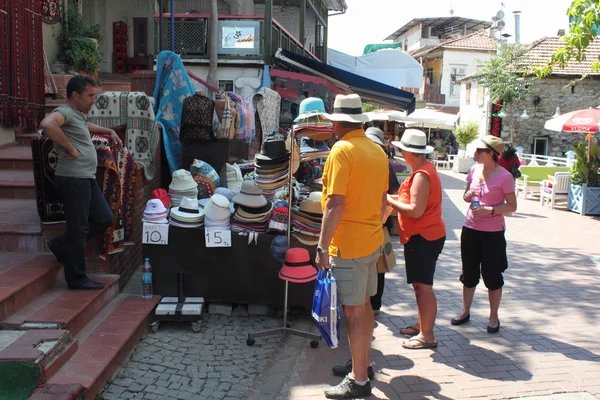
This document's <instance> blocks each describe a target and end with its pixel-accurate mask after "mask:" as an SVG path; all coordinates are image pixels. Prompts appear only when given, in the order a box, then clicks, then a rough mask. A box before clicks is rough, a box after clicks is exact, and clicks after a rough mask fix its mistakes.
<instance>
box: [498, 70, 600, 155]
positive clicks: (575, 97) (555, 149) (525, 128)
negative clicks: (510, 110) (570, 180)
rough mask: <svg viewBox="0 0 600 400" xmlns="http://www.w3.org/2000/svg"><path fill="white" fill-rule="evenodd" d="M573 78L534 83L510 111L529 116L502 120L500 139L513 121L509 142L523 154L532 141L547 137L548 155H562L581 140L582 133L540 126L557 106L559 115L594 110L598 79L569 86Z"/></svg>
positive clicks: (599, 90)
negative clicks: (519, 147)
mask: <svg viewBox="0 0 600 400" xmlns="http://www.w3.org/2000/svg"><path fill="white" fill-rule="evenodd" d="M574 79H575V78H559V77H548V78H542V79H540V80H537V81H536V83H534V92H532V93H529V94H527V96H526V98H525V99H524V100H522V101H520V102H519V103H517V104H515V106H514V110H516V111H514V112H515V113H516V114H518V115H521V113H522V112H523V110H524V109H526V110H527V113H528V114H529V117H530V118H529V119H527V120H523V119H521V118H518V117H516V116H514V115H513V116H509V117H507V118H505V121H503V122H504V126H503V136H504V135H506V136H505V137H507V138H509V137H510V133H509V130H510V128H509V127H510V121H509V120H508V118H514V135H513V142H514V144H515V146H522V147H523V148H524V151H525V153H531V152H532V150H533V143H534V139H535V138H548V142H549V144H548V155H549V156H559V157H560V156H564V155H565V153H566V152H567V151H569V150H572V149H573V147H574V146H576V145H577V144H578V143H579V142H581V141H583V140H584V138H585V135H586V134H584V133H581V134H576V133H566V132H553V131H549V130H546V129H544V124H545V123H546V121H547V120H549V119H551V118H552V116H553V115H554V113H555V112H556V107H560V113H561V114H564V113H566V112H569V111H574V110H579V109H584V108H589V107H597V106H598V105H599V104H600V77H589V78H587V79H584V80H582V81H580V82H577V83H573V82H574ZM536 96H539V101H538V105H537V106H536V105H535V101H536Z"/></svg>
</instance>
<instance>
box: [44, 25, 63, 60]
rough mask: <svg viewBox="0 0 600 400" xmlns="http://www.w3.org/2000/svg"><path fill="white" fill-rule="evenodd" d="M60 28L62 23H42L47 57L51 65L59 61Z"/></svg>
mask: <svg viewBox="0 0 600 400" xmlns="http://www.w3.org/2000/svg"><path fill="white" fill-rule="evenodd" d="M60 27H61V25H60V23H57V24H47V23H45V22H42V34H43V43H44V50H45V51H46V57H48V63H49V64H50V65H52V64H53V63H54V62H55V61H56V60H57V59H58V51H59V48H58V35H59V34H60Z"/></svg>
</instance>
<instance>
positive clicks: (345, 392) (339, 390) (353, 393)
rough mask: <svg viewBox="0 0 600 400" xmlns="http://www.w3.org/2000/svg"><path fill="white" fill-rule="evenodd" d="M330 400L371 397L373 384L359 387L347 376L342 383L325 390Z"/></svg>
mask: <svg viewBox="0 0 600 400" xmlns="http://www.w3.org/2000/svg"><path fill="white" fill-rule="evenodd" d="M323 392H324V393H325V397H327V398H328V399H364V398H367V397H369V396H370V395H371V382H369V381H367V383H365V384H364V385H359V384H358V383H356V381H355V380H353V379H350V378H348V376H346V377H345V378H344V380H343V381H342V383H340V384H339V385H337V386H331V387H328V388H325V389H323Z"/></svg>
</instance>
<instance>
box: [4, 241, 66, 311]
mask: <svg viewBox="0 0 600 400" xmlns="http://www.w3.org/2000/svg"><path fill="white" fill-rule="evenodd" d="M62 274H63V272H62V267H61V265H60V264H59V263H58V261H56V258H55V257H54V256H53V255H51V254H35V253H13V252H0V321H3V320H4V319H6V318H8V317H9V316H11V315H13V314H14V313H16V312H17V311H19V310H20V309H22V308H23V307H25V306H26V305H27V304H29V303H30V302H31V301H33V300H34V299H36V298H37V297H38V296H40V295H41V294H42V293H44V292H46V291H47V290H48V289H50V288H52V287H54V286H55V285H56V282H57V280H58V277H59V276H62Z"/></svg>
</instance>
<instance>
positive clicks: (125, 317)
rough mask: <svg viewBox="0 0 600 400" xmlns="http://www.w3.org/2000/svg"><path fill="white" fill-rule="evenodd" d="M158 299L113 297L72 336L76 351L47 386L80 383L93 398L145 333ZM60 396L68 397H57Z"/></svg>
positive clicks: (87, 395)
mask: <svg viewBox="0 0 600 400" xmlns="http://www.w3.org/2000/svg"><path fill="white" fill-rule="evenodd" d="M159 300H160V296H154V297H153V298H152V299H143V298H141V297H140V296H130V295H126V294H120V295H119V296H117V297H116V298H115V299H114V300H113V301H112V302H111V303H109V304H108V305H107V306H106V307H105V308H104V309H103V310H102V311H101V312H100V313H99V314H98V316H96V318H94V319H93V320H92V321H91V322H90V323H89V324H88V325H87V326H86V327H85V328H84V329H83V330H82V331H81V332H80V333H79V334H78V335H77V336H76V339H77V341H78V342H79V348H78V349H77V352H76V353H75V354H74V355H73V357H71V359H70V360H69V361H68V362H67V363H66V364H65V365H64V366H63V367H62V368H61V369H60V370H59V371H58V372H57V373H56V374H54V376H53V377H52V378H50V379H49V380H48V382H47V386H48V388H49V389H52V388H54V387H58V385H70V384H81V385H82V386H83V387H84V388H85V397H84V398H85V399H90V400H92V399H94V398H96V394H98V393H100V391H101V390H102V388H103V387H104V385H105V384H106V382H108V381H109V380H110V378H111V377H112V375H113V374H114V373H115V372H116V370H117V369H118V368H119V365H120V363H121V362H123V361H124V360H125V359H126V357H127V355H128V354H129V352H130V351H131V350H132V349H133V348H134V347H135V345H136V344H137V342H138V341H139V340H140V339H141V338H142V336H143V335H144V333H146V332H147V329H148V322H149V320H150V318H151V315H150V314H151V313H152V311H153V310H154V307H155V306H156V304H157V303H158V302H159ZM63 398H65V399H67V398H68V397H57V399H63Z"/></svg>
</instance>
